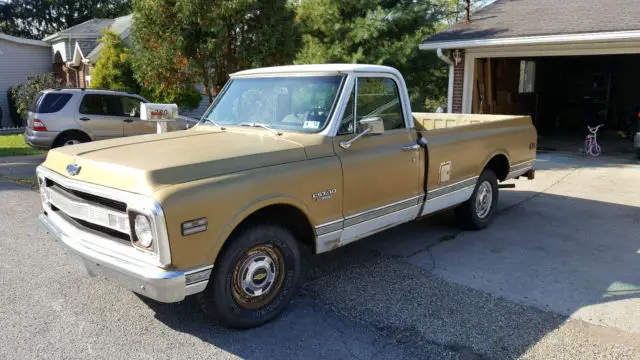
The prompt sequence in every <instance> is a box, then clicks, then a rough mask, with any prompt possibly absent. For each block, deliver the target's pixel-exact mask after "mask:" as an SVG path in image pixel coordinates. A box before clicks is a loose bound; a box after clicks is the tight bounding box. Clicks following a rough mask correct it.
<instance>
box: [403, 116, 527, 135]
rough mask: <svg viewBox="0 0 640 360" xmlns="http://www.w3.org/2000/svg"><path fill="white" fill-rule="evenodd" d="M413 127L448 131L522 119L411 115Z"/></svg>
mask: <svg viewBox="0 0 640 360" xmlns="http://www.w3.org/2000/svg"><path fill="white" fill-rule="evenodd" d="M412 115H413V121H414V123H415V127H416V129H418V130H423V131H430V130H438V129H450V128H454V127H460V126H468V125H476V124H486V123H490V122H496V121H506V120H516V119H522V118H523V117H524V116H519V115H481V114H446V113H412Z"/></svg>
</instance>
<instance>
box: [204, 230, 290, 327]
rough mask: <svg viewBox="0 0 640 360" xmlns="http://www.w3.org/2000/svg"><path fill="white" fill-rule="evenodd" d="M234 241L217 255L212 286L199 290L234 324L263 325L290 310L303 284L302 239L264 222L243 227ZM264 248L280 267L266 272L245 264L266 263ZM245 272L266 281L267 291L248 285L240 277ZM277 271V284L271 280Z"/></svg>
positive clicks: (207, 305) (208, 307)
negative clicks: (287, 309)
mask: <svg viewBox="0 0 640 360" xmlns="http://www.w3.org/2000/svg"><path fill="white" fill-rule="evenodd" d="M228 241H230V243H229V244H228V246H226V247H225V248H224V249H223V251H222V252H221V254H220V255H219V256H218V259H217V260H216V264H215V265H214V267H213V272H212V274H211V278H210V279H209V284H208V285H207V288H206V289H205V290H204V291H203V292H202V293H200V294H198V300H199V301H200V305H201V306H202V309H203V310H204V311H205V312H206V313H207V314H209V315H210V316H212V317H213V318H214V319H216V320H218V321H219V322H220V323H222V324H223V325H225V326H228V327H232V328H239V329H248V328H253V327H257V326H260V325H263V324H265V323H266V322H268V321H270V320H272V319H274V318H275V317H276V316H278V315H279V314H280V313H281V312H282V310H284V308H285V307H286V306H287V304H288V303H289V301H290V300H291V298H292V297H293V295H294V292H295V289H296V287H297V285H298V280H299V278H300V266H301V265H300V251H299V249H298V244H297V242H296V239H295V238H294V237H293V236H292V235H291V233H290V232H289V231H288V230H286V229H285V228H283V227H281V226H278V225H270V224H259V225H255V226H251V227H247V228H245V229H243V230H241V231H240V232H239V233H238V234H236V235H235V236H233V237H232V238H230V239H229V240H228ZM256 254H257V255H256ZM261 254H263V255H265V257H266V258H269V259H271V260H272V263H271V264H272V265H275V266H273V267H271V268H272V269H273V268H275V269H280V271H274V272H269V271H267V270H264V272H262V271H261V270H260V269H261V268H256V269H257V270H256V269H254V270H253V271H251V272H249V270H250V269H251V268H247V267H245V264H246V263H247V262H248V263H249V264H253V265H255V264H263V262H259V261H258V260H259V259H260V256H261ZM252 259H254V260H253V261H252ZM262 261H267V260H262ZM267 267H269V266H268V265H267ZM283 268H284V271H282V269H283ZM243 269H247V270H246V271H243ZM243 273H244V274H245V276H244V278H245V279H246V278H250V281H251V284H252V285H255V286H256V287H259V286H263V287H264V289H263V290H264V293H263V294H262V295H261V296H255V294H256V292H253V295H251V294H249V293H248V291H251V290H250V289H249V286H247V287H246V288H244V287H243V284H242V283H241V281H240V280H238V279H241V278H243V276H242V274H243ZM273 274H275V275H273ZM271 275H273V276H274V278H273V280H272V282H271V285H265V284H267V283H268V282H269V276H271ZM259 276H263V277H261V278H259ZM264 279H266V280H264ZM254 282H255V283H259V284H258V285H256V284H255V283H254ZM266 286H268V287H266ZM245 289H249V290H245Z"/></svg>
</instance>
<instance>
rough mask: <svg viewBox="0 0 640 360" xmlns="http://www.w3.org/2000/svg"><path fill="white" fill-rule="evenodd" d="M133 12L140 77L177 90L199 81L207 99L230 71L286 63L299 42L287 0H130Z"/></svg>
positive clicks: (210, 99) (146, 82)
mask: <svg viewBox="0 0 640 360" xmlns="http://www.w3.org/2000/svg"><path fill="white" fill-rule="evenodd" d="M133 12H134V28H133V41H134V53H135V55H136V56H135V61H134V69H135V71H136V73H137V76H138V77H139V80H140V81H141V82H144V85H145V86H150V87H152V88H155V89H163V90H161V92H164V91H168V90H170V89H174V90H175V91H172V92H173V93H175V94H176V95H177V94H180V93H181V92H182V91H186V90H188V89H185V87H188V88H192V87H193V84H194V83H196V82H200V83H202V84H203V85H204V87H205V91H206V92H207V96H208V98H209V102H211V101H212V99H213V97H212V96H213V92H214V91H215V90H214V89H219V88H221V87H222V85H224V83H225V82H226V81H227V80H228V78H229V74H230V73H233V72H235V71H238V70H242V69H247V68H252V67H258V66H269V65H280V64H287V63H291V62H292V61H293V59H294V57H295V53H296V49H297V46H298V44H299V36H298V35H297V31H296V27H295V22H294V16H295V13H294V11H293V9H292V8H291V7H290V5H289V2H288V1H287V0H221V1H216V2H213V1H209V0H135V1H134V10H133ZM158 14H162V15H161V16H158ZM180 88H182V89H180Z"/></svg>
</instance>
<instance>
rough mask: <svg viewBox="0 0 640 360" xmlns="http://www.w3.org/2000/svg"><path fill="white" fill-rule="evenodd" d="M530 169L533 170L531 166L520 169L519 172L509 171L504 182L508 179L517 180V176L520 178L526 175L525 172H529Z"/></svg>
mask: <svg viewBox="0 0 640 360" xmlns="http://www.w3.org/2000/svg"><path fill="white" fill-rule="evenodd" d="M531 169H533V167H532V166H527V167H524V168H521V169H519V170H512V171H510V172H509V174H508V175H507V178H506V180H509V179H515V178H517V177H518V176H521V175H524V174H526V173H527V171H529V170H531Z"/></svg>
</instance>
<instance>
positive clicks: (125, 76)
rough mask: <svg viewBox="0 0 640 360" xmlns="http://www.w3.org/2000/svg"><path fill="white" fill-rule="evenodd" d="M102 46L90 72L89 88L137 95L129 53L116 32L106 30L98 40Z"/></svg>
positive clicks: (136, 84)
mask: <svg viewBox="0 0 640 360" xmlns="http://www.w3.org/2000/svg"><path fill="white" fill-rule="evenodd" d="M98 41H99V42H100V43H101V44H102V50H101V51H100V59H98V62H97V63H96V66H95V68H94V69H93V71H92V72H91V87H92V88H99V89H108V90H116V91H127V92H132V93H137V92H139V90H140V87H139V86H138V83H137V81H136V80H135V79H134V77H133V69H132V67H131V51H130V49H129V48H128V47H127V46H126V45H125V43H124V42H123V41H122V39H121V38H120V35H118V34H117V33H116V32H114V31H111V30H108V31H104V32H103V33H102V37H101V38H100V40H98Z"/></svg>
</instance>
